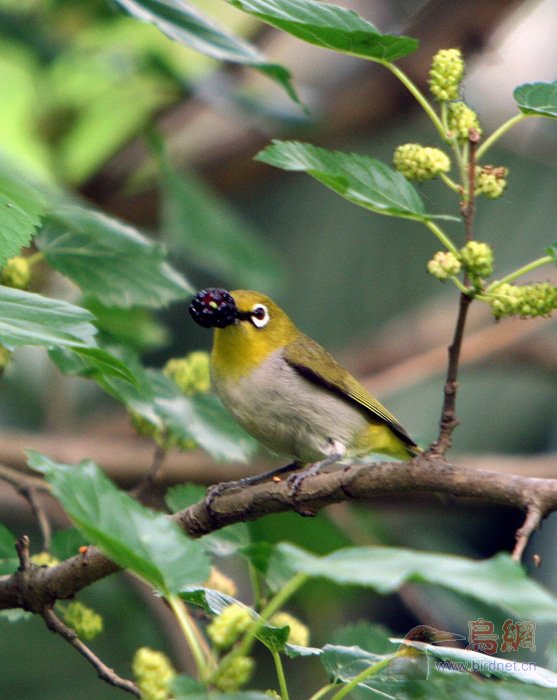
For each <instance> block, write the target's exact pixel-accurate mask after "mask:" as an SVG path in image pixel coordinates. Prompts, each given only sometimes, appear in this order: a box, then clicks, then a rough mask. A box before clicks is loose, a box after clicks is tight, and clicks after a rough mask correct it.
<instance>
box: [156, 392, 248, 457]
mask: <svg viewBox="0 0 557 700" xmlns="http://www.w3.org/2000/svg"><path fill="white" fill-rule="evenodd" d="M155 410H156V413H157V415H158V416H159V417H160V418H162V420H163V421H164V423H165V424H166V425H167V426H168V428H169V430H170V431H171V432H172V433H173V434H174V435H176V436H178V437H179V438H181V439H183V440H188V439H192V440H195V442H196V443H197V444H198V445H199V446H200V447H202V448H203V449H204V450H206V451H207V452H208V453H209V454H210V455H211V456H212V457H214V458H215V459H217V460H230V461H247V459H249V457H250V456H251V455H252V454H253V453H254V452H255V450H256V449H257V446H256V443H255V442H254V441H253V439H252V438H250V437H249V435H248V434H247V433H244V431H243V430H242V429H241V428H240V427H239V425H238V424H237V423H236V421H235V420H234V419H233V418H232V416H231V415H230V414H229V413H228V411H226V410H225V408H224V407H223V405H222V404H221V403H220V401H219V400H218V399H217V398H216V396H213V395H210V394H201V395H199V396H191V397H189V396H181V395H177V396H175V397H173V398H166V397H162V396H157V397H156V398H155Z"/></svg>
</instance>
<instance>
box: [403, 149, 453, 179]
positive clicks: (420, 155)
mask: <svg viewBox="0 0 557 700" xmlns="http://www.w3.org/2000/svg"><path fill="white" fill-rule="evenodd" d="M393 164H394V166H395V168H396V169H397V170H398V171H399V172H400V173H402V174H403V175H404V177H405V178H406V179H407V180H415V181H417V182H423V181H424V180H432V179H433V178H434V177H437V175H439V174H440V173H446V172H448V171H449V170H450V169H451V161H450V160H449V157H448V156H447V154H446V153H444V152H443V151H441V150H440V149H439V148H431V147H429V146H421V145H420V144H418V143H405V144H402V145H401V146H398V147H397V148H396V150H395V152H394V155H393Z"/></svg>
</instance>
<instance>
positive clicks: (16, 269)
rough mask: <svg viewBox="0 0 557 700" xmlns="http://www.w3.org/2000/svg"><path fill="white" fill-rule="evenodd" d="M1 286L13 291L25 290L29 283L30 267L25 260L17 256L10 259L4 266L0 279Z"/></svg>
mask: <svg viewBox="0 0 557 700" xmlns="http://www.w3.org/2000/svg"><path fill="white" fill-rule="evenodd" d="M1 281H2V284H5V285H6V287H13V288H14V289H27V287H28V285H29V282H30V281H31V265H29V262H28V261H27V259H26V258H22V257H21V256H20V255H17V256H16V257H15V258H10V259H9V260H8V261H7V262H6V264H5V265H4V269H3V270H2V277H1Z"/></svg>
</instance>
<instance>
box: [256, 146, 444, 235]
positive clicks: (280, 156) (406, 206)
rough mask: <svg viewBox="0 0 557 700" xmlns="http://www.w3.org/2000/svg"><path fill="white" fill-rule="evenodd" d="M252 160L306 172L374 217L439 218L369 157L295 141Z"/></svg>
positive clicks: (269, 148)
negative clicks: (428, 211) (378, 215)
mask: <svg viewBox="0 0 557 700" xmlns="http://www.w3.org/2000/svg"><path fill="white" fill-rule="evenodd" d="M255 158H256V160H260V161H262V162H263V163H268V164H269V165H274V166H275V167H277V168H281V169H282V170H291V171H302V172H306V173H307V174H308V175H311V176H312V177H313V178H315V179H316V180H318V181H319V182H321V183H323V184H324V185H325V186H326V187H329V188H330V189H332V190H333V191H334V192H336V193H337V194H339V195H340V196H341V197H344V198H345V199H347V200H348V201H350V202H352V203H353V204H357V205H358V206H360V207H364V208H366V209H371V210H372V211H374V212H375V213H377V214H386V215H387V216H398V217H402V218H407V219H417V220H419V221H424V220H426V219H431V218H439V217H437V215H432V214H428V213H427V212H426V210H425V207H424V203H423V201H422V199H421V197H420V195H419V194H418V192H417V191H416V189H415V188H414V187H413V186H412V185H411V184H410V183H409V182H408V180H406V179H405V178H404V177H403V176H402V175H401V174H400V173H399V172H397V171H396V170H393V169H392V168H390V167H389V166H387V165H385V164H384V163H382V162H381V161H379V160H376V159H375V158H370V157H369V156H362V155H358V154H356V153H344V152H342V151H329V150H327V149H326V148H320V147H318V146H313V145H311V144H309V143H300V142H297V141H273V143H272V144H271V145H270V146H267V148H265V149H264V150H263V151H261V152H260V153H258V154H257V156H256V157H255ZM442 218H449V219H453V218H454V217H442Z"/></svg>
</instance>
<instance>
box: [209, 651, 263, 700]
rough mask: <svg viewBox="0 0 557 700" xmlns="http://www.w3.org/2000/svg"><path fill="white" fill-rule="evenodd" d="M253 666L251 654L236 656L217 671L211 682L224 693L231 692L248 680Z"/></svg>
mask: <svg viewBox="0 0 557 700" xmlns="http://www.w3.org/2000/svg"><path fill="white" fill-rule="evenodd" d="M254 666H255V662H254V660H253V659H252V658H251V656H237V657H236V658H235V659H233V660H232V661H231V662H230V663H228V664H226V666H223V668H222V669H219V670H218V671H217V673H216V674H215V677H214V679H213V682H214V684H215V685H216V687H217V688H218V689H219V690H222V691H223V692H224V693H233V692H234V691H235V690H238V688H241V687H242V686H243V685H245V684H246V683H247V682H248V681H249V679H250V677H251V674H252V673H253V668H254Z"/></svg>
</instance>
